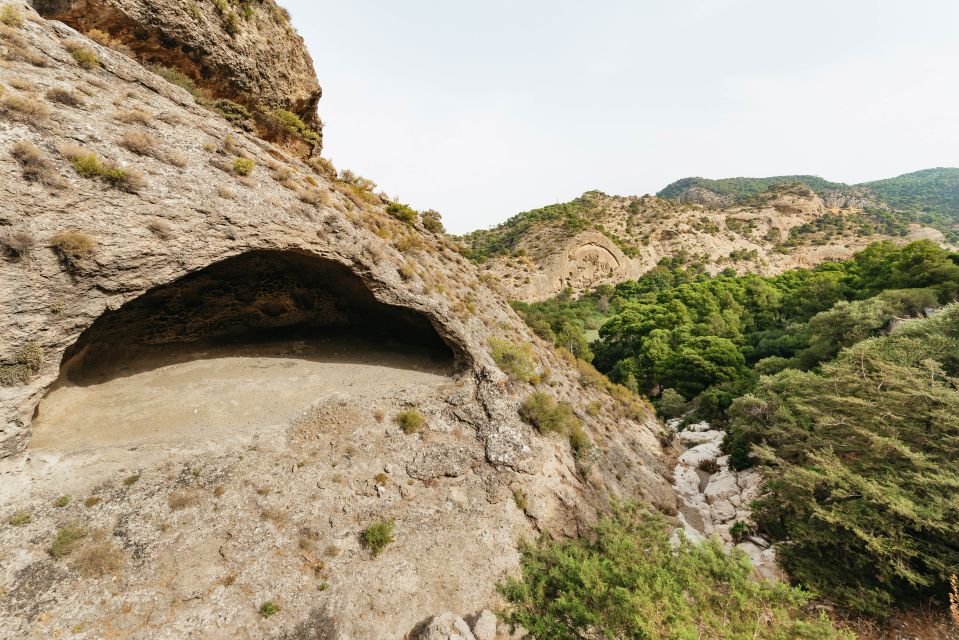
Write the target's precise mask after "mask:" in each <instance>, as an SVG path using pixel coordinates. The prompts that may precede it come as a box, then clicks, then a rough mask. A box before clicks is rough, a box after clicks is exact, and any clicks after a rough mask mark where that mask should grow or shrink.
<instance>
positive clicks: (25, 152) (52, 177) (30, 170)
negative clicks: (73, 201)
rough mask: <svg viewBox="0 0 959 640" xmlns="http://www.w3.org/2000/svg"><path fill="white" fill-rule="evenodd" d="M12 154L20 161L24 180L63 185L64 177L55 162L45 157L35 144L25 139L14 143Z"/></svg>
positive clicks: (57, 185) (56, 185)
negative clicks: (58, 171) (54, 164)
mask: <svg viewBox="0 0 959 640" xmlns="http://www.w3.org/2000/svg"><path fill="white" fill-rule="evenodd" d="M10 155H12V156H13V157H14V159H15V160H16V161H17V162H19V163H20V167H21V168H22V169H23V178H24V180H29V181H31V182H39V183H40V184H43V185H46V186H48V187H62V186H63V179H62V178H61V177H60V174H59V173H57V170H56V168H55V167H54V166H53V163H52V162H50V161H49V160H47V159H46V158H45V157H43V154H42V153H40V150H39V149H37V148H36V147H35V146H33V144H31V143H30V142H27V141H26V140H23V141H21V142H18V143H16V144H15V145H13V150H12V151H11V153H10Z"/></svg>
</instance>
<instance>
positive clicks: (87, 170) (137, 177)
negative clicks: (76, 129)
mask: <svg viewBox="0 0 959 640" xmlns="http://www.w3.org/2000/svg"><path fill="white" fill-rule="evenodd" d="M60 153H62V154H63V155H64V156H65V157H66V158H67V159H68V160H69V161H70V163H71V164H72V165H73V168H74V169H75V170H76V172H77V173H78V174H80V175H81V176H82V177H84V178H99V179H101V180H103V181H104V182H107V183H108V184H110V185H112V186H114V187H116V188H118V189H122V190H124V191H129V192H130V193H136V192H137V191H140V190H142V189H143V188H144V187H145V186H146V179H144V177H143V174H142V173H140V172H139V171H137V170H136V169H132V168H130V167H121V166H119V165H117V164H116V163H115V162H112V161H102V160H100V158H99V157H97V154H96V153H94V152H92V151H87V150H86V149H83V148H82V147H78V146H75V145H63V146H61V147H60Z"/></svg>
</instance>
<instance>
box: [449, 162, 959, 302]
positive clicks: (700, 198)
mask: <svg viewBox="0 0 959 640" xmlns="http://www.w3.org/2000/svg"><path fill="white" fill-rule="evenodd" d="M460 239H461V241H462V242H463V243H464V245H466V247H467V248H468V249H469V252H470V254H471V257H472V259H473V260H474V261H476V262H480V263H483V264H484V266H485V268H486V269H487V270H489V272H490V275H491V276H493V277H495V278H497V279H498V280H499V282H500V283H501V285H502V286H503V288H504V290H505V292H506V294H507V295H508V296H509V297H511V298H514V299H520V300H527V301H529V300H541V299H544V298H548V297H551V296H554V295H556V294H558V293H560V292H561V291H563V290H564V289H566V288H570V289H573V290H574V291H583V290H586V289H590V288H593V287H595V286H597V285H599V284H613V283H616V282H619V281H622V280H626V279H631V278H636V277H638V276H639V275H641V274H642V273H645V272H646V271H648V270H649V269H651V268H652V267H653V266H655V265H656V264H657V263H658V262H659V261H661V260H663V259H669V260H679V261H680V262H685V263H698V264H701V265H703V266H704V267H705V268H706V269H707V270H708V271H710V272H712V273H716V272H719V271H721V270H723V269H725V268H730V267H731V268H734V269H736V270H737V271H739V272H756V273H763V274H771V273H778V272H780V271H783V270H785V269H790V268H794V267H809V266H813V265H815V264H818V263H820V262H823V261H827V260H841V259H844V258H847V257H849V256H850V255H852V253H853V252H855V251H857V250H859V249H861V248H863V247H864V246H866V245H867V244H869V243H871V242H875V241H877V240H893V241H895V242H906V241H909V240H915V239H929V240H932V241H934V242H937V243H940V244H947V245H948V244H951V245H955V244H959V169H927V170H924V171H917V172H915V173H910V174H906V175H903V176H899V177H897V178H890V179H888V180H879V181H876V182H869V183H863V184H856V185H848V184H843V183H840V182H831V181H829V180H824V179H823V178H820V177H818V176H802V175H797V176H774V177H768V178H727V179H721V180H710V179H706V178H684V179H682V180H677V181H676V182H673V183H672V184H670V185H669V186H667V187H666V188H664V189H663V190H662V191H660V192H659V193H658V194H657V195H656V196H642V197H638V196H614V195H607V194H605V193H602V192H599V191H588V192H586V193H584V194H583V195H582V196H580V197H579V198H576V199H575V200H572V201H570V202H566V203H562V204H554V205H548V206H546V207H542V208H540V209H533V210H530V211H524V212H522V213H519V214H517V215H515V216H513V217H511V218H510V219H508V220H506V221H505V222H503V223H502V224H500V225H497V226H496V227H493V228H492V229H481V230H478V231H474V232H472V233H469V234H467V235H465V236H462V237H461V238H460Z"/></svg>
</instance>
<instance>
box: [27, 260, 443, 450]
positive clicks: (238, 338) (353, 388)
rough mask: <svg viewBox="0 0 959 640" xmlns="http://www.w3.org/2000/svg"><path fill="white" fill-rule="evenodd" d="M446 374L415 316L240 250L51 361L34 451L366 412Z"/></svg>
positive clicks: (344, 281) (306, 270)
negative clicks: (339, 411)
mask: <svg viewBox="0 0 959 640" xmlns="http://www.w3.org/2000/svg"><path fill="white" fill-rule="evenodd" d="M456 363H457V352H456V351H455V350H454V348H451V346H450V345H448V344H447V343H446V342H445V341H444V340H443V339H442V338H441V336H440V334H439V333H438V332H437V330H436V329H435V328H434V326H433V324H432V323H431V322H430V320H429V318H428V317H427V316H425V315H424V314H422V313H420V312H418V311H415V310H413V309H408V308H405V307H400V306H395V305H390V304H386V303H383V302H380V301H379V300H377V299H376V297H375V296H374V295H373V293H372V292H371V290H370V289H369V288H368V287H367V286H366V284H365V283H364V281H363V280H362V279H361V278H360V277H359V276H358V275H356V274H355V273H354V272H353V271H352V270H350V269H349V268H348V267H346V266H344V265H342V264H340V263H338V262H335V261H333V260H329V259H325V258H321V257H318V256H315V255H312V254H308V253H303V252H296V251H278V250H258V251H251V252H247V253H244V254H241V255H238V256H235V257H232V258H228V259H226V260H223V261H221V262H218V263H215V264H213V265H210V266H208V267H206V268H204V269H201V270H198V271H196V272H194V273H191V274H188V275H186V276H184V277H182V278H180V279H178V280H175V281H173V282H171V283H168V284H165V285H161V286H158V287H156V288H153V289H151V290H149V291H147V292H145V293H144V294H142V295H141V296H139V297H137V298H135V299H133V300H130V301H129V302H127V303H125V304H124V305H122V306H121V307H120V308H118V309H116V310H112V311H107V312H105V313H104V314H103V315H101V316H100V317H99V318H97V319H96V320H95V321H94V322H93V323H92V324H91V325H90V326H89V327H88V328H87V329H86V330H85V331H84V332H83V333H82V334H81V335H80V337H79V338H78V340H77V341H76V343H74V344H73V345H72V346H71V347H70V348H68V349H67V351H66V352H65V354H64V357H63V360H62V363H61V372H60V377H59V378H58V380H57V381H56V383H55V384H54V385H53V386H52V387H51V390H50V392H49V393H48V394H47V397H46V398H44V400H43V401H42V402H41V404H40V406H39V407H38V411H37V416H36V419H35V421H34V445H37V444H39V445H41V446H43V445H44V443H46V445H50V444H51V443H52V442H54V441H55V442H56V443H58V444H62V441H63V439H64V438H66V439H67V440H70V439H71V438H72V439H73V440H74V441H76V443H80V442H82V441H87V440H89V439H90V438H93V439H94V440H95V439H96V437H97V435H96V434H98V433H99V434H100V435H102V433H100V432H102V431H103V430H104V429H106V430H107V431H109V433H108V434H107V438H106V439H107V440H110V438H113V437H114V436H122V438H121V439H125V440H124V441H125V442H128V441H131V440H130V434H131V433H132V432H136V431H138V430H139V431H140V432H142V433H140V435H142V436H144V437H146V438H147V440H149V438H150V437H153V436H156V437H159V436H160V435H161V434H165V435H164V437H168V436H169V434H171V433H176V432H178V430H179V431H180V432H182V430H183V429H185V428H194V427H195V428H200V429H201V430H206V431H211V430H212V431H215V430H216V429H221V428H222V429H235V428H240V427H242V426H243V425H249V426H254V427H257V428H259V427H262V426H263V425H265V424H270V425H274V426H275V425H278V424H281V423H284V422H285V421H288V420H290V419H292V418H293V417H294V416H295V414H296V413H297V412H298V411H302V410H303V407H305V406H308V405H309V404H310V403H311V402H315V401H316V400H318V399H320V398H323V397H327V396H331V395H338V396H345V397H349V398H352V399H353V401H355V402H357V403H359V404H367V405H369V404H371V403H375V402H376V401H377V399H378V398H380V397H383V396H384V395H388V394H391V393H392V394H397V393H399V394H402V393H403V392H404V390H405V389H413V388H414V387H416V386H417V385H420V386H423V385H426V386H435V385H439V384H443V383H444V382H445V381H448V380H449V378H450V376H452V375H453V373H454V372H455V368H456ZM190 425H194V427H190ZM197 425H199V426H197ZM192 433H193V432H191V434H192ZM111 434H112V435H111ZM114 439H115V438H114Z"/></svg>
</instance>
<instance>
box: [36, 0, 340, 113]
mask: <svg viewBox="0 0 959 640" xmlns="http://www.w3.org/2000/svg"><path fill="white" fill-rule="evenodd" d="M33 5H34V7H36V9H37V11H38V12H39V13H40V14H41V15H43V16H45V17H46V18H49V19H55V20H60V21H62V22H64V23H66V24H68V25H70V26H71V27H73V28H74V29H77V30H78V31H81V32H84V33H85V32H88V31H90V30H91V29H99V30H100V31H103V32H105V33H107V34H109V35H110V36H111V37H113V38H114V39H116V40H117V41H119V42H121V43H123V45H125V46H127V47H129V48H130V49H131V50H132V51H133V53H134V54H135V55H136V57H137V59H139V60H140V61H142V62H144V63H146V64H157V65H161V66H165V67H172V68H175V69H178V70H179V71H181V72H182V73H184V74H186V75H187V76H189V77H190V78H192V79H193V80H194V81H195V82H196V83H197V85H198V86H199V87H202V88H204V89H207V90H208V91H209V92H210V93H211V94H212V95H213V96H214V97H217V98H229V99H231V100H233V101H235V102H238V103H240V104H245V105H247V106H250V107H255V106H258V105H262V106H264V107H267V108H271V109H272V108H282V109H286V110H287V111H291V112H293V113H295V114H297V115H298V116H299V117H300V118H301V119H302V120H303V121H304V122H305V123H306V124H307V125H309V126H311V127H313V128H315V129H317V130H319V129H320V123H319V118H318V116H317V113H316V107H317V103H318V102H319V99H320V95H321V90H320V85H319V83H318V82H317V79H316V73H315V72H314V70H313V61H312V59H311V58H310V54H309V53H308V52H307V50H306V46H305V45H304V44H303V39H302V38H301V37H300V36H299V35H298V34H297V33H296V32H295V31H294V30H293V27H292V25H291V24H290V22H289V18H288V16H287V14H286V12H285V11H284V10H283V9H281V8H280V7H279V6H277V4H276V3H275V2H274V1H273V0H259V1H257V2H249V3H243V4H242V5H240V4H236V3H226V2H224V3H223V6H224V9H220V8H218V6H219V5H217V4H216V3H213V2H180V1H178V0H34V2H33Z"/></svg>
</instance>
